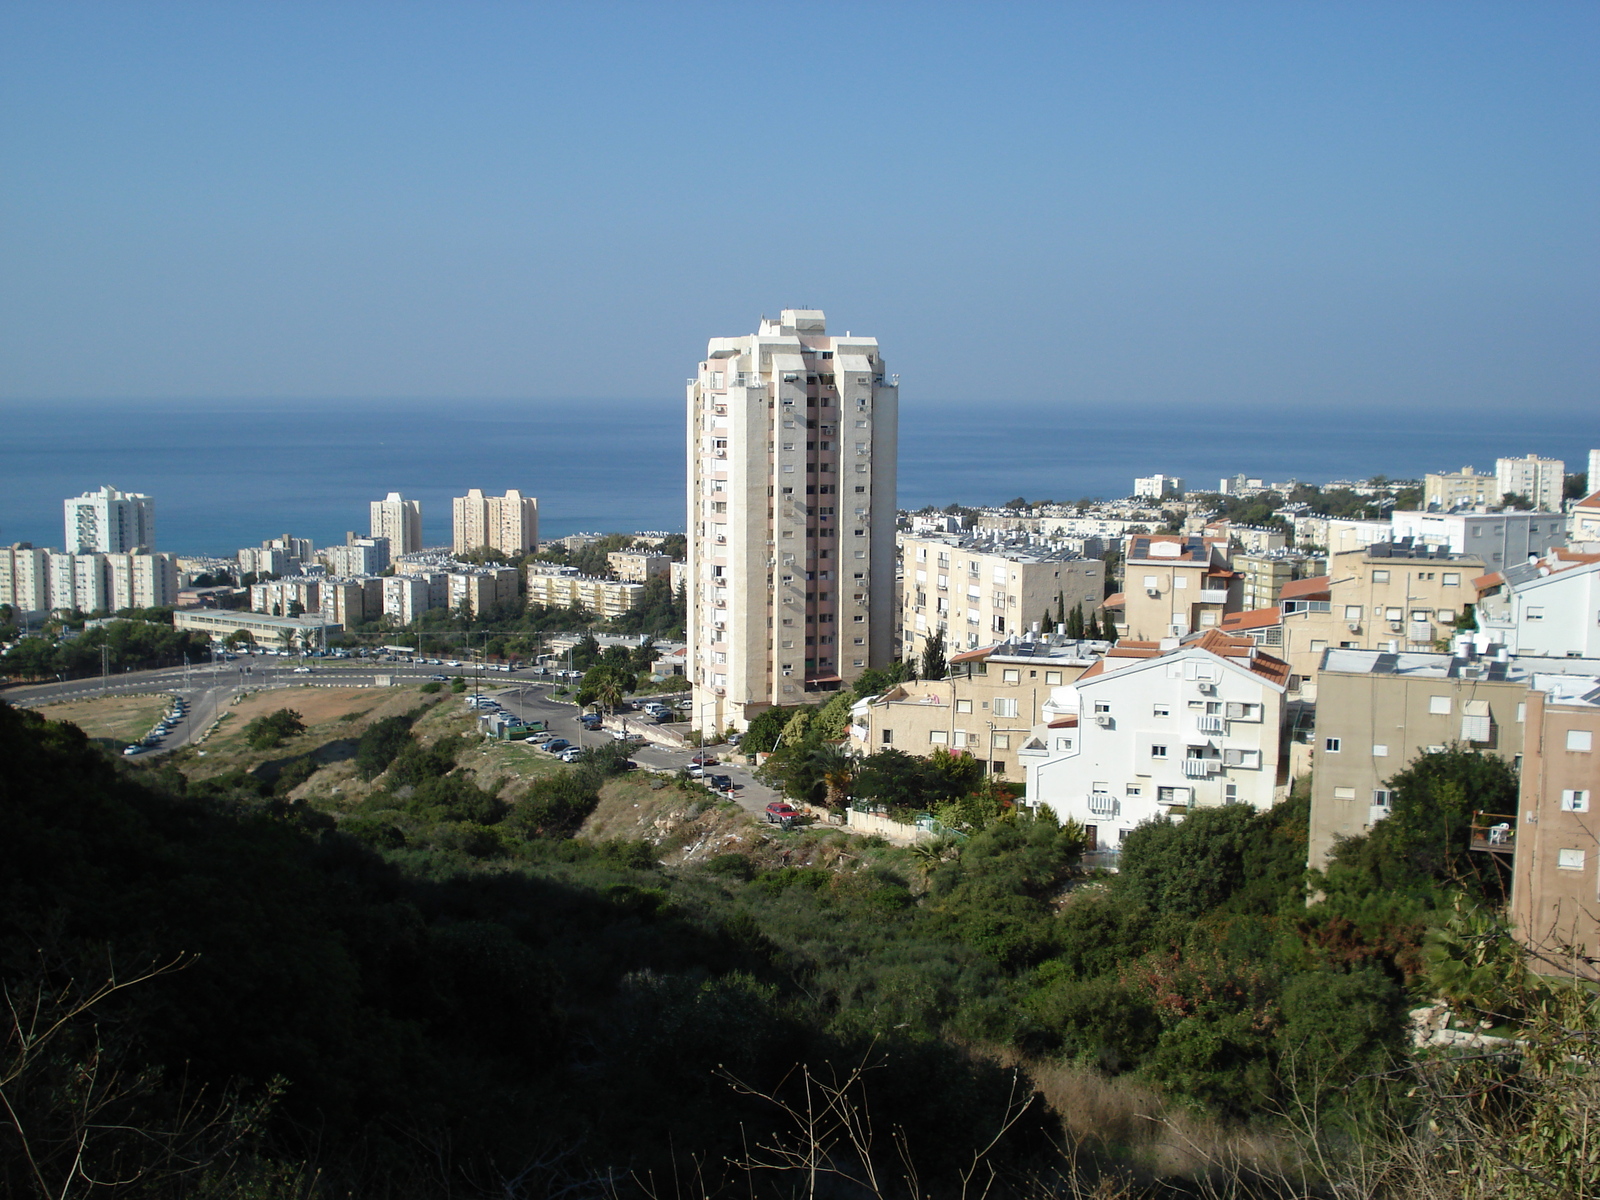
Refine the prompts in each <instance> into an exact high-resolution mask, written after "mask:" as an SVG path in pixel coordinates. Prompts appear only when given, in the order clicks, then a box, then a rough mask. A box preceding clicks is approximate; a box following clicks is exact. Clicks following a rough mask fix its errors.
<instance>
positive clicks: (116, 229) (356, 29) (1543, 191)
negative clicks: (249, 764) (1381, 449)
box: [0, 0, 1600, 424]
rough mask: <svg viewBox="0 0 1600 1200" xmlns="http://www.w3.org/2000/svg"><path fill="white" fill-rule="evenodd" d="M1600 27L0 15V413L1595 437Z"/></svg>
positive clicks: (453, 12) (1419, 15)
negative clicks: (1240, 409) (860, 378)
mask: <svg viewBox="0 0 1600 1200" xmlns="http://www.w3.org/2000/svg"><path fill="white" fill-rule="evenodd" d="M1597 34H1600V6H1597V5H1595V4H1592V3H1582V4H1570V5H1569V4H1553V3H1550V4H1546V3H1538V2H1534V0H1520V2H1518V3H1511V4H1475V3H1470V2H1466V0H1449V2H1440V3H1426V4H1411V3H1405V2H1403V0H1385V2H1383V3H1373V4H1361V3H1337V2H1329V3H1295V2H1292V0H1274V2H1272V3H1262V4H1244V3H1238V4H1235V3H1208V2H1205V0H1185V2H1183V3H1159V2H1141V0H1117V2H1115V3H1061V4H1020V3H1019V4H988V5H977V4H933V3H929V4H904V5H897V4H873V3H853V4H829V3H813V4H797V5H774V4H759V3H744V4H700V3H669V4H660V3H656V4H626V3H613V4H608V3H571V4H533V3H497V2H489V0H485V2H473V0H456V2H453V3H403V2H395V0H385V2H384V3H371V4H366V3H343V2H339V0H318V2H316V3H294V2H289V0H274V2H272V3H228V2H226V0H217V2H211V3H189V4H162V3H140V2H137V0H127V2H124V3H118V4H102V3H75V2H72V0H65V2H62V0H57V2H52V3H38V4H36V3H25V2H18V0H8V3H6V4H5V5H4V6H3V7H0V396H3V397H8V398H13V399H32V400H39V401H48V400H50V399H52V398H63V397H85V398H116V397H128V398H140V397H262V398H266V399H269V400H270V398H273V397H318V396H327V397H339V396H436V397H442V398H463V399H470V398H475V397H519V398H529V399H534V400H562V399H580V398H584V397H617V398H637V399H639V400H640V401H649V402H659V401H663V400H665V401H668V402H673V403H676V402H677V401H678V400H679V399H680V398H681V395H682V392H681V386H682V381H683V379H684V377H685V376H687V375H688V374H690V373H691V372H692V370H693V366H694V363H695V362H696V361H697V359H698V357H699V355H700V353H701V352H702V351H703V349H704V345H705V339H706V338H707V337H708V336H712V335H729V334H738V333H743V332H749V331H750V330H751V329H753V327H754V323H755V320H756V318H757V316H758V315H760V314H761V313H762V312H767V313H773V312H775V311H776V310H777V309H779V308H781V307H785V306H793V305H813V306H818V307H823V308H825V309H826V310H827V311H828V313H829V317H830V323H832V324H833V325H835V326H836V327H838V328H839V329H841V330H842V329H844V328H850V329H853V330H854V331H855V332H858V333H860V332H868V333H873V334H875V335H877V336H878V337H879V339H880V340H881V342H882V344H883V347H884V352H885V355H886V357H887V358H888V360H889V362H890V365H891V368H892V369H895V370H897V371H899V372H901V374H902V377H903V384H904V394H905V396H906V398H907V400H912V399H916V400H920V401H923V402H958V401H980V402H983V403H1006V404H1017V405H1021V404H1024V403H1036V404H1041V405H1062V406H1066V407H1068V408H1070V407H1072V406H1079V405H1094V406H1104V408H1107V409H1112V410H1114V409H1116V408H1117V407H1118V406H1133V407H1140V406H1145V407H1148V406H1159V405H1163V404H1182V405H1194V404H1226V405H1231V406H1236V405H1252V404H1259V405H1273V406H1284V405H1288V406H1293V405H1296V404H1301V403H1307V404H1313V403H1314V404H1324V403H1339V404H1346V405H1350V406H1353V407H1388V406H1395V405H1405V406H1408V407H1414V408H1424V409H1438V410H1440V411H1441V412H1465V411H1470V410H1473V409H1477V408H1483V409H1496V410H1500V411H1502V412H1503V411H1504V409H1505V407H1506V406H1511V407H1512V408H1522V409H1531V408H1537V409H1539V410H1540V411H1545V412H1554V411H1562V410H1566V411H1571V412H1573V413H1574V414H1585V415H1587V416H1588V417H1589V418H1590V420H1589V422H1588V423H1590V424H1593V414H1594V412H1595V411H1596V410H1597V406H1600V396H1597V394H1596V391H1597V389H1596V382H1597V379H1600V353H1597V348H1596V342H1595V332H1594V331H1595V329H1596V327H1597V323H1596V318H1597V316H1600V311H1597V310H1600V304H1597V281H1600V270H1597V268H1600V261H1597V260H1600V254H1597V252H1596V251H1597V245H1596V243H1597V237H1596V232H1597V206H1596V197H1597V196H1600V188H1597V187H1596V184H1597V182H1600V180H1597V178H1596V176H1597V174H1600V171H1597V163H1600V156H1597V154H1596V150H1597V146H1596V140H1597V130H1600V120H1597V117H1600V112H1597V108H1600V105H1597V93H1600V72H1596V70H1595V63H1596V62H1600V36H1597Z"/></svg>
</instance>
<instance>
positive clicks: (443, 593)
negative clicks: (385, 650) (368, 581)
mask: <svg viewBox="0 0 1600 1200" xmlns="http://www.w3.org/2000/svg"><path fill="white" fill-rule="evenodd" d="M449 599H450V587H449V582H448V576H446V575H445V573H444V572H442V571H433V572H427V573H418V574H415V575H390V576H388V577H386V578H385V579H384V581H383V615H384V616H386V617H390V618H392V619H394V620H395V621H397V622H399V623H400V624H402V625H407V624H410V623H411V622H412V621H415V620H416V619H417V617H419V616H420V615H421V614H423V613H425V612H427V611H428V610H429V609H430V608H443V607H445V605H446V604H448V603H449Z"/></svg>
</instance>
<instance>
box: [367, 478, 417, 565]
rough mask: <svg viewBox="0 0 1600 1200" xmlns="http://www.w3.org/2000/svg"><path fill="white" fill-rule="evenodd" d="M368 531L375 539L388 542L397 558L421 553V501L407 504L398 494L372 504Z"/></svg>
mask: <svg viewBox="0 0 1600 1200" xmlns="http://www.w3.org/2000/svg"><path fill="white" fill-rule="evenodd" d="M371 531H372V536H373V537H375V538H388V539H389V546H390V551H391V553H393V554H394V555H395V556H396V557H398V556H399V555H402V554H415V553H416V552H417V551H418V550H421V549H422V501H420V500H407V499H406V498H405V497H404V496H402V495H401V494H400V493H399V492H390V493H389V494H388V495H387V496H385V497H384V498H383V499H382V500H374V501H373V502H372V526H371Z"/></svg>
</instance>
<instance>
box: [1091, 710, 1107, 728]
mask: <svg viewBox="0 0 1600 1200" xmlns="http://www.w3.org/2000/svg"><path fill="white" fill-rule="evenodd" d="M1094 723H1095V724H1096V725H1099V726H1101V727H1102V728H1104V729H1110V728H1111V714H1110V713H1095V715H1094Z"/></svg>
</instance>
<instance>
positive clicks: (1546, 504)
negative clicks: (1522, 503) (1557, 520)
mask: <svg viewBox="0 0 1600 1200" xmlns="http://www.w3.org/2000/svg"><path fill="white" fill-rule="evenodd" d="M1494 476H1495V498H1494V502H1495V503H1496V504H1498V503H1499V502H1500V500H1501V499H1502V498H1503V497H1505V496H1509V495H1517V496H1526V497H1527V498H1528V499H1529V500H1531V501H1532V502H1533V506H1534V507H1535V508H1537V509H1539V510H1540V511H1542V512H1560V511H1561V493H1562V490H1563V489H1564V488H1565V487H1566V483H1567V464H1566V463H1564V462H1562V461H1561V460H1560V459H1559V458H1540V457H1539V456H1538V455H1536V454H1529V455H1526V456H1524V457H1522V458H1499V459H1496V460H1495V464H1494Z"/></svg>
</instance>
